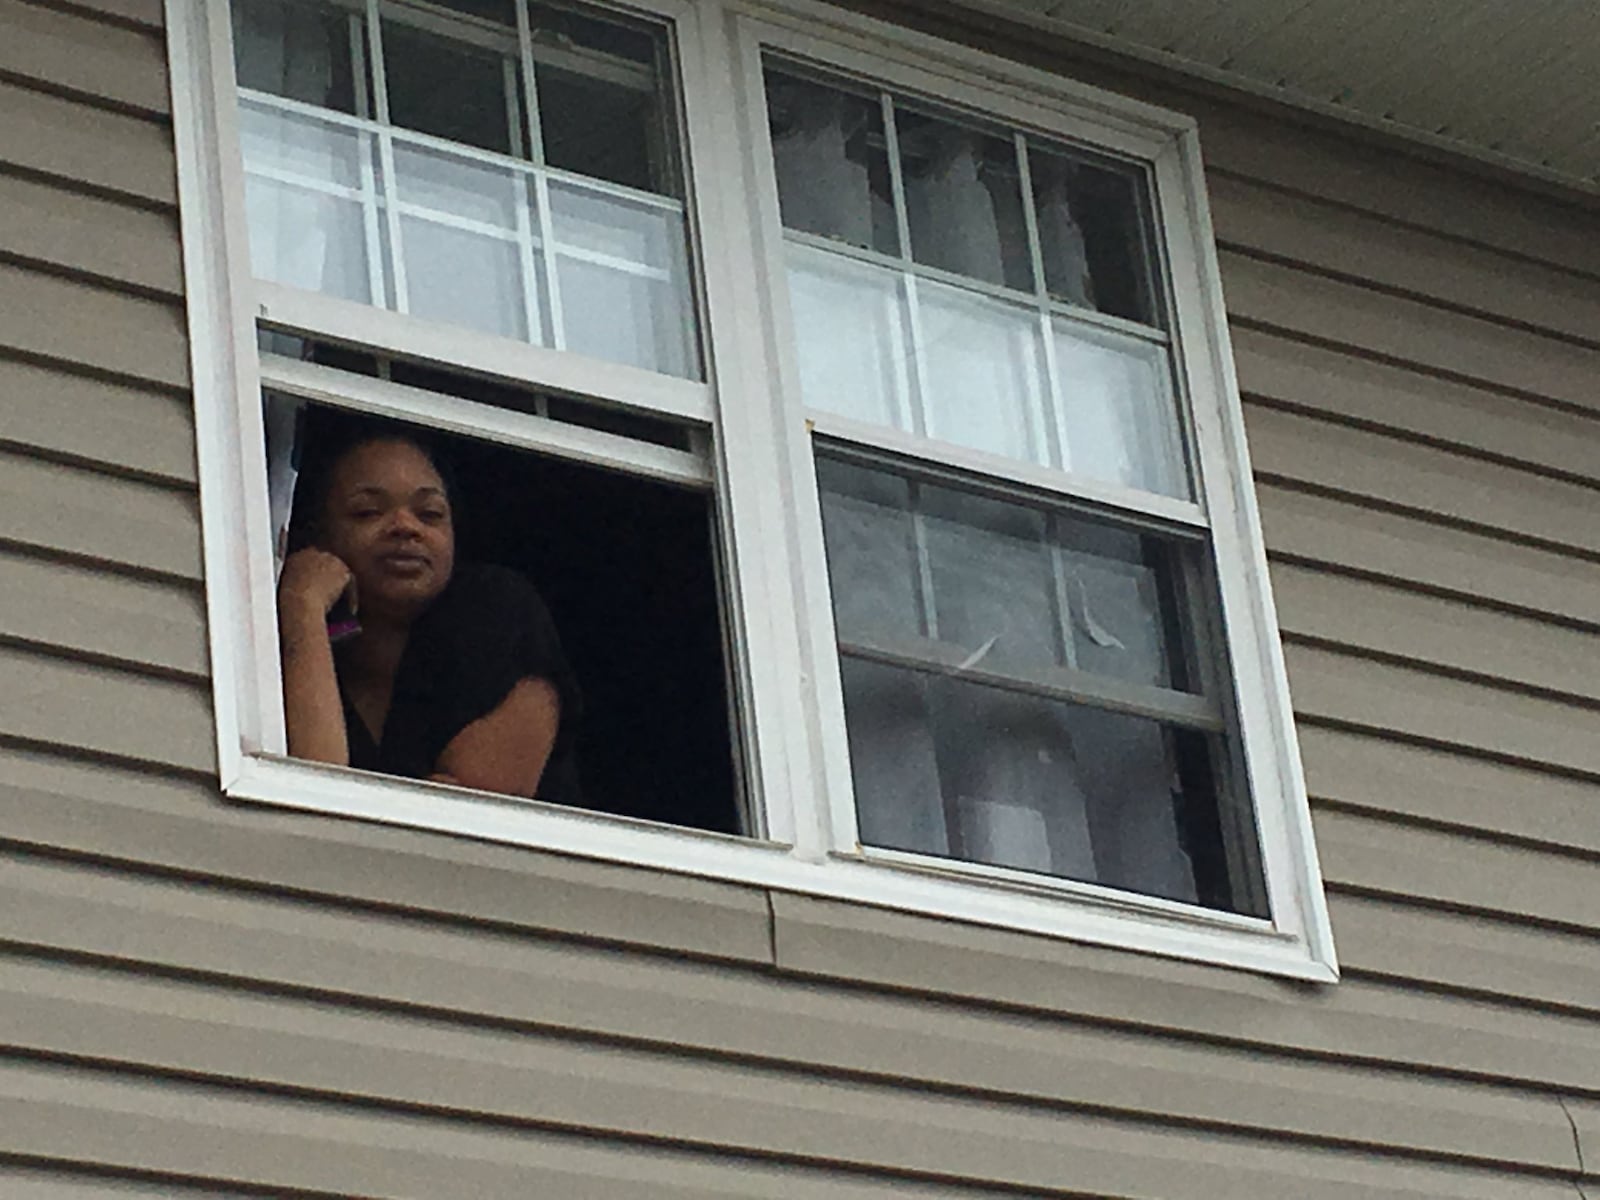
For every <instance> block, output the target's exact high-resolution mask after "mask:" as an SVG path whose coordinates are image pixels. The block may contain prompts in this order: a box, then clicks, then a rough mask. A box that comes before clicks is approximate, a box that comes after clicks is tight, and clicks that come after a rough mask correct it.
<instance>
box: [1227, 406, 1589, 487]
mask: <svg viewBox="0 0 1600 1200" xmlns="http://www.w3.org/2000/svg"><path fill="white" fill-rule="evenodd" d="M1239 395H1240V399H1242V400H1244V401H1245V402H1246V403H1247V404H1250V405H1253V406H1256V407H1259V408H1270V409H1273V410H1275V411H1278V412H1286V413H1291V414H1293V415H1294V416H1297V417H1305V418H1308V419H1310V420H1314V421H1322V422H1324V423H1326V424H1329V425H1339V426H1343V427H1344V428H1346V429H1359V430H1361V431H1362V432H1364V433H1375V434H1380V435H1382V436H1383V437H1387V438H1392V439H1393V440H1395V441H1397V442H1410V443H1412V444H1414V445H1418V446H1427V447H1428V448H1430V449H1433V450H1443V451H1445V452H1447V453H1450V454H1455V455H1459V456H1460V457H1462V458H1471V459H1476V460H1478V461H1480V462H1486V463H1492V464H1493V465H1495V466H1498V467H1509V468H1511V469H1513V470H1517V471H1523V472H1526V473H1527V474H1529V475H1536V476H1539V477H1540V478H1544V479H1556V480H1560V481H1561V482H1562V483H1572V484H1576V485H1578V486H1579V487H1585V488H1592V489H1594V491H1595V492H1596V493H1600V463H1597V464H1596V467H1595V473H1594V474H1592V475H1580V474H1578V473H1577V472H1576V471H1565V470H1562V469H1561V468H1560V467H1551V466H1548V465H1546V464H1545V463H1542V462H1536V461H1534V460H1532V459H1526V458H1517V457H1515V456H1513V455H1509V454H1497V453H1495V452H1494V451H1493V450H1485V449H1484V448H1483V447H1481V446H1475V445H1473V444H1472V443H1470V442H1459V441H1453V440H1451V439H1449V438H1445V437H1430V436H1429V435H1427V434H1425V433H1419V432H1418V431H1417V430H1415V429H1409V428H1407V427H1405V426H1402V425H1386V424H1384V423H1383V422H1382V421H1376V420H1369V419H1367V418H1364V417H1352V416H1347V415H1345V414H1344V413H1337V412H1332V411H1330V410H1329V409H1327V408H1323V407H1319V406H1318V405H1316V404H1312V403H1302V402H1300V401H1297V400H1286V399H1284V398H1283V397H1281V396H1271V395H1267V394H1266V393H1264V392H1255V391H1251V390H1250V389H1249V388H1246V387H1241V388H1240V389H1239ZM1561 411H1562V412H1563V413H1564V414H1567V413H1568V411H1569V410H1567V409H1565V408H1563V409H1562V410H1561ZM1572 415H1582V416H1584V417H1587V418H1589V419H1591V420H1595V423H1596V426H1597V428H1600V419H1597V417H1600V414H1597V413H1596V412H1595V411H1594V410H1592V409H1577V410H1575V412H1574V413H1573V414H1572ZM1596 501H1597V502H1600V495H1597V496H1596Z"/></svg>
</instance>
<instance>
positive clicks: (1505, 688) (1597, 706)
mask: <svg viewBox="0 0 1600 1200" xmlns="http://www.w3.org/2000/svg"><path fill="white" fill-rule="evenodd" d="M1279 636H1280V637H1281V638H1282V639H1283V641H1284V643H1285V644H1293V645H1296V646H1305V647H1307V648H1310V649H1315V650H1327V651H1330V652H1332V653H1334V654H1338V655H1339V656H1340V657H1342V658H1356V659H1361V660H1362V661H1364V662H1374V663H1382V664H1384V665H1385V666H1392V667H1405V668H1407V669H1408V670H1413V671H1419V672H1421V673H1423V674H1426V675H1435V676H1438V677H1439V678H1441V679H1454V680H1458V681H1460V682H1462V683H1470V684H1473V685H1475V686H1478V687H1487V688H1492V689H1493V690H1495V691H1498V692H1513V693H1515V694H1516V695H1518V696H1536V697H1538V698H1540V699H1542V700H1554V701H1557V702H1559V703H1561V704H1565V705H1567V706H1569V707H1571V708H1586V709H1592V710H1594V712H1595V713H1596V716H1597V719H1600V699H1596V698H1595V697H1593V696H1584V695H1581V694H1578V693H1574V692H1565V691H1562V690H1561V689H1559V688H1552V687H1544V686H1541V685H1539V684H1534V683H1523V682H1521V681H1520V680H1514V679H1508V678H1507V677H1506V676H1504V675H1497V674H1494V673H1493V672H1488V671H1472V670H1469V669H1467V668H1465V667H1453V666H1450V665H1449V664H1448V663H1441V662H1438V661H1436V660H1434V659H1431V658H1417V657H1415V656H1414V655H1410V654H1401V653H1399V652H1397V651H1394V650H1376V649H1373V648H1371V647H1368V646H1356V645H1352V644H1351V643H1349V642H1345V641H1340V640H1339V639H1338V638H1330V637H1322V636H1320V635H1318V634H1313V633H1296V632H1293V631H1290V630H1286V629H1283V630H1279ZM1597 727H1600V726H1597Z"/></svg>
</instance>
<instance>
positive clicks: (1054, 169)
mask: <svg viewBox="0 0 1600 1200" xmlns="http://www.w3.org/2000/svg"><path fill="white" fill-rule="evenodd" d="M1028 173H1029V175H1030V177H1031V178H1032V181H1033V202H1034V212H1035V216H1036V219H1037V221H1038V225H1039V250H1040V253H1041V255H1042V257H1043V259H1044V276H1045V286H1046V288H1047V289H1048V290H1049V292H1050V294H1051V295H1052V296H1053V297H1054V298H1055V299H1057V300H1064V301H1066V302H1067V303H1068V304H1074V305H1077V306H1078V307H1080V308H1091V309H1095V310H1096V311H1099V312H1104V313H1110V314H1112V315H1113V316H1118V317H1126V318H1127V319H1128V320H1130V321H1138V322H1139V323H1141V324H1144V325H1155V324H1158V323H1159V322H1158V321H1157V317H1156V313H1155V311H1154V307H1155V306H1154V304H1153V303H1152V293H1153V290H1154V289H1153V284H1152V281H1151V279H1150V260H1149V256H1148V254H1147V253H1146V250H1145V237H1146V233H1145V222H1144V218H1143V214H1142V205H1141V203H1140V195H1141V191H1142V189H1141V187H1140V180H1139V178H1138V176H1137V175H1136V174H1135V173H1134V172H1133V171H1132V170H1131V169H1129V168H1118V169H1113V168H1111V167H1109V166H1102V165H1099V164H1097V163H1092V162H1089V161H1087V160H1085V159H1084V158H1083V156H1081V155H1069V154H1065V153H1061V152H1056V151H1050V150H1042V149H1040V148H1039V146H1038V144H1037V143H1035V142H1032V141H1030V142H1029V143H1028Z"/></svg>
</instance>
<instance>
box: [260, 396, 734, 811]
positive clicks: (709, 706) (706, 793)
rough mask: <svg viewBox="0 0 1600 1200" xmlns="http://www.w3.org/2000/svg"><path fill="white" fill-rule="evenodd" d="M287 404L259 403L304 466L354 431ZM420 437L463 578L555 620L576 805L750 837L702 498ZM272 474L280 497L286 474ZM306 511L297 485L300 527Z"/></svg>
mask: <svg viewBox="0 0 1600 1200" xmlns="http://www.w3.org/2000/svg"><path fill="white" fill-rule="evenodd" d="M294 403H295V402H294V401H292V400H289V399H287V398H283V397H278V396H269V398H268V410H269V421H268V427H269V430H273V431H276V433H277V436H278V438H279V440H280V441H281V439H282V438H283V436H284V434H283V431H284V430H286V429H288V428H291V427H297V430H298V432H297V434H296V435H295V436H296V440H297V442H298V445H299V454H298V459H299V461H300V462H301V463H302V464H304V463H306V462H309V461H311V460H312V459H314V458H315V455H316V453H317V451H316V449H315V448H316V446H317V444H318V440H319V439H321V438H335V437H348V433H347V432H345V431H347V430H348V428H349V426H350V423H351V422H352V421H362V420H364V418H361V417H358V416H356V415H354V414H351V413H347V412H343V411H340V410H333V409H324V408H320V407H317V406H304V407H302V409H301V416H300V418H299V420H298V421H294V422H286V421H285V420H283V415H284V413H285V411H286V410H288V409H290V408H292V406H293V405H294ZM418 432H419V433H420V434H421V435H422V437H423V438H424V440H425V441H426V442H427V443H428V444H429V445H430V446H431V447H434V448H436V449H438V450H439V451H440V452H441V457H442V460H443V464H444V468H445V470H444V472H443V473H444V474H445V475H446V476H447V478H446V484H447V487H448V488H449V490H450V492H451V493H452V501H451V503H452V508H453V510H454V524H455V531H456V563H457V575H459V574H460V571H461V567H462V565H464V564H492V565H494V566H499V567H506V568H510V569H511V570H513V571H515V572H517V573H518V574H519V575H521V576H522V577H524V578H525V579H526V580H527V581H529V582H531V583H532V584H533V586H534V587H535V588H536V589H537V591H538V593H539V596H540V598H542V600H543V601H544V604H545V606H546V607H547V608H548V610H549V613H550V616H551V617H552V618H553V620H554V624H555V627H556V630H557V632H558V633H559V636H560V639H561V643H562V645H563V648H564V650H565V655H566V659H567V661H568V662H569V663H570V665H571V668H572V672H573V674H574V676H575V677H576V680H577V686H578V689H579V691H580V693H581V696H582V716H581V719H580V721H579V723H578V726H577V730H576V740H575V748H576V758H577V769H578V776H579V779H580V782H581V793H582V797H583V801H582V803H583V807H585V808H587V809H590V810H593V811H599V812H607V813H614V814H618V815H621V816H627V817H636V818H641V819H645V820H651V821H660V822H665V823H670V824H675V825H683V826H689V827H693V828H698V829H706V830H712V831H716V832H722V833H733V834H737V833H741V832H744V831H745V829H746V824H745V822H744V820H743V819H742V817H741V804H740V799H739V794H738V789H737V785H736V779H737V772H736V769H735V764H734V755H735V746H734V741H733V737H732V734H731V728H730V723H731V714H732V712H733V709H732V705H731V702H730V690H729V684H728V678H729V676H728V670H727V659H726V656H725V646H724V638H723V632H722V630H723V625H722V616H721V611H720V584H719V579H720V571H719V567H718V559H717V547H716V539H715V536H714V506H713V503H712V498H711V497H710V495H708V494H707V493H704V492H701V491H698V490H695V489H693V488H689V487H681V486H673V485H669V484H663V483H659V482H656V481H652V480H647V479H643V478H637V477H633V476H629V475H627V474H625V473H622V472H619V471H614V470H607V469H603V468H598V467H593V466H589V465H583V464H576V463H571V462H567V461H563V460H560V459H557V458H553V457H550V456H547V455H543V454H539V453H535V452H532V451H525V450H519V449H511V448H507V447H504V446H497V445H492V444H490V443H487V442H482V441H478V440H475V439H471V438H463V437H451V436H446V435H442V434H438V433H435V432H433V431H428V430H420V429H419V430H418ZM271 441H272V439H271V438H270V437H269V447H268V457H269V464H281V463H282V462H283V461H284V448H283V447H282V445H281V444H280V445H273V444H271ZM270 469H272V468H271V467H270V466H269V470H270ZM273 474H274V480H273V482H274V485H275V487H278V488H281V487H282V483H281V480H282V478H283V475H282V472H281V470H274V471H273ZM311 478H312V475H311V474H310V473H307V474H304V475H302V476H301V479H302V480H303V481H304V480H309V479H311ZM275 501H277V502H278V503H279V504H281V503H282V500H281V497H276V496H275ZM311 503H312V502H311V500H310V499H309V498H308V496H307V495H306V492H305V489H304V488H297V489H296V494H295V496H294V512H295V519H294V526H295V527H296V528H304V526H305V523H306V518H307V516H308V507H309V506H310V504H311ZM284 507H285V509H286V507H287V506H284ZM283 516H284V517H287V511H285V512H284V513H283Z"/></svg>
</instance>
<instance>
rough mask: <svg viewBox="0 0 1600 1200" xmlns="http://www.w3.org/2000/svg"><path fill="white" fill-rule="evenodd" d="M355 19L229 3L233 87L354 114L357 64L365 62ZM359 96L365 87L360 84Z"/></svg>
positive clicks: (309, 8) (277, 1) (245, 1)
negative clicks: (236, 82) (234, 73)
mask: <svg viewBox="0 0 1600 1200" xmlns="http://www.w3.org/2000/svg"><path fill="white" fill-rule="evenodd" d="M361 29H362V27H361V20H360V18H359V17H358V16H356V15H355V14H353V13H350V12H348V11H346V10H342V9H334V8H328V7H324V6H322V5H313V4H294V3H285V2H284V0H233V51H234V62H235V70H236V71H237V73H238V79H239V86H240V87H242V88H251V89H253V90H255V91H258V92H270V93H272V94H273V95H274V96H283V97H285V98H286V99H289V100H299V101H300V102H302V103H304V104H314V105H316V106H317V107H319V108H333V109H337V110H338V111H340V112H343V113H356V112H358V111H359V110H358V108H357V92H358V84H357V78H356V76H357V72H358V66H357V64H364V63H365V61H366V55H365V47H364V46H362V45H361V39H362V37H363V34H362V32H361ZM359 91H360V93H361V95H363V96H365V95H366V94H368V93H367V82H366V80H365V79H362V80H360V83H359Z"/></svg>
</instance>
